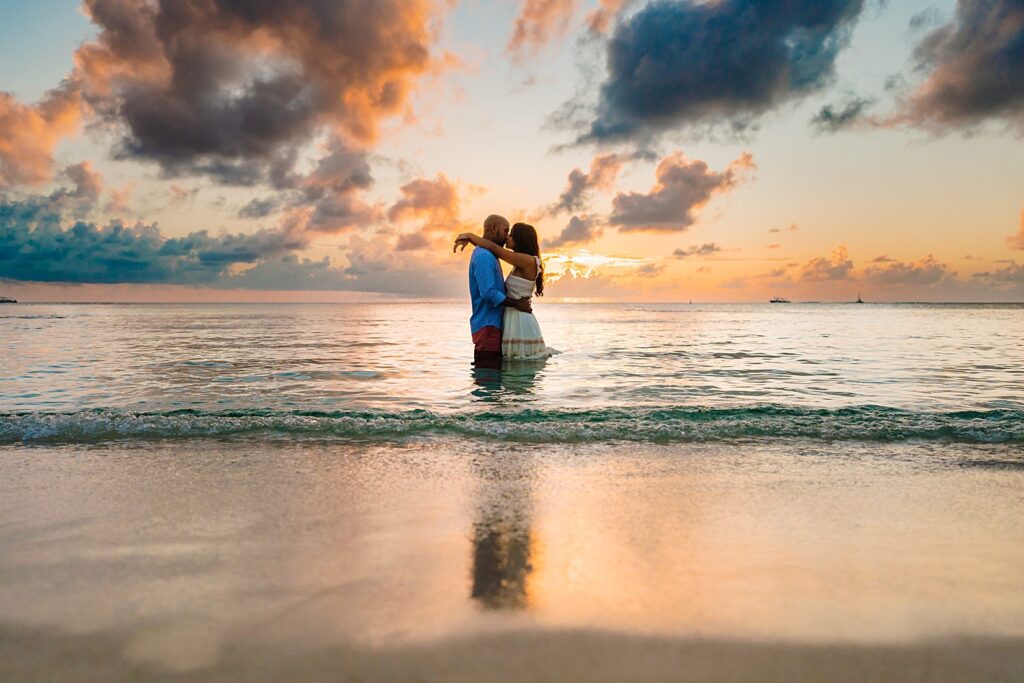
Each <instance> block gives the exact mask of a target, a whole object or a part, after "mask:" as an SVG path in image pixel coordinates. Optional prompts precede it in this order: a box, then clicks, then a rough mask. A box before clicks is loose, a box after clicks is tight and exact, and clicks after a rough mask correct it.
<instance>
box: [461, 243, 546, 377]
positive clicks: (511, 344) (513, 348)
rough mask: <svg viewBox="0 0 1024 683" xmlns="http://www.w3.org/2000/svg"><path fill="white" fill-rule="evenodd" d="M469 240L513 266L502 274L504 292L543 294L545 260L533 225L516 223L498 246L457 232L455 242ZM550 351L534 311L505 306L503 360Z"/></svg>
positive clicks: (541, 355)
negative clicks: (542, 260) (506, 275)
mask: <svg viewBox="0 0 1024 683" xmlns="http://www.w3.org/2000/svg"><path fill="white" fill-rule="evenodd" d="M460 242H471V243H472V244H473V245H474V246H476V247H480V248H481V249H486V250H487V251H489V252H491V253H492V254H494V255H495V256H497V257H498V258H500V259H501V260H502V261H504V262H505V263H508V264H510V265H511V266H512V267H513V270H512V272H511V273H509V275H508V277H507V278H505V293H506V294H507V295H508V296H509V297H510V298H512V299H522V298H524V297H528V296H533V293H534V289H536V292H537V296H544V264H543V263H542V262H541V260H540V245H539V244H538V242H537V231H536V230H535V229H534V227H533V226H532V225H528V224H526V223H516V224H515V225H513V226H512V230H511V232H509V234H508V241H507V242H506V243H505V244H506V247H500V246H498V245H497V244H495V243H494V242H492V241H490V240H489V239H484V238H483V237H480V236H479V235H474V234H473V233H471V232H464V233H462V234H461V235H459V236H458V238H457V239H456V243H460ZM553 353H557V352H556V351H555V350H554V349H550V348H548V347H547V345H545V344H544V336H543V335H542V334H541V332H540V324H539V323H538V322H537V318H536V317H534V315H533V313H524V312H523V311H520V310H518V309H516V308H512V307H508V308H506V309H505V317H504V319H503V321H502V328H501V355H502V357H503V358H504V359H505V360H539V359H541V358H547V357H548V356H550V355H552V354H553Z"/></svg>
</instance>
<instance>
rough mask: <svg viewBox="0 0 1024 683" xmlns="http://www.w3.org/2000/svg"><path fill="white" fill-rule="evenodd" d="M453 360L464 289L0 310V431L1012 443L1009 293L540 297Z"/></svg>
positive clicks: (19, 437) (1021, 358) (460, 343)
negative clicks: (833, 299) (496, 355)
mask: <svg viewBox="0 0 1024 683" xmlns="http://www.w3.org/2000/svg"><path fill="white" fill-rule="evenodd" d="M536 312H537V315H538V317H539V319H540V321H541V325H542V328H543V329H544V331H545V335H546V338H547V341H548V343H549V344H550V345H552V346H555V347H556V348H558V349H559V350H561V351H562V353H561V354H560V355H558V356H556V357H554V358H552V359H551V360H549V361H547V362H546V363H543V364H540V365H519V366H511V367H509V368H507V369H506V370H505V371H503V372H501V373H495V372H493V371H480V372H477V371H474V370H473V369H472V367H471V366H470V359H471V355H472V348H471V345H470V343H469V330H468V324H467V314H468V306H467V305H466V304H464V303H369V304H330V305H314V304H311V305H293V304H276V305H251V304H237V305H221V304H216V305H214V304H188V305H185V304H182V305H178V304H163V305H56V304H55V305H22V304H19V305H15V306H5V307H3V308H2V309H0V351H2V357H3V360H2V368H0V443H17V442H26V443H32V442H62V441H63V442H79V441H84V442H89V441H102V440H109V439H124V438H160V439H165V438H182V437H190V436H200V435H201V436H230V437H240V436H251V435H259V436H261V437H268V436H275V437H280V438H330V439H362V438H371V439H380V438H384V439H389V438H408V437H415V436H420V435H426V434H440V435H459V436H470V437H482V438H499V439H505V440H522V441H536V442H550V441H554V442H574V441H584V442H587V441H602V440H629V441H655V442H659V441H688V440H694V441H713V440H716V439H732V438H742V437H757V438H771V437H776V436H782V437H786V436H795V437H804V438H813V439H833V440H858V439H865V440H881V441H898V440H902V439H935V440H952V441H965V442H1018V441H1024V389H1022V387H1024V307H1021V306H1004V305H999V306H997V305H864V306H855V305H849V304H838V305H824V304H822V305H810V304H808V305H788V306H787V305H782V306H779V305H776V306H772V305H768V304H764V305H717V306H710V305H705V306H701V305H664V304H658V305H653V304H652V305H637V304H622V305H594V304H548V303H545V302H540V303H539V304H538V306H537V311H536Z"/></svg>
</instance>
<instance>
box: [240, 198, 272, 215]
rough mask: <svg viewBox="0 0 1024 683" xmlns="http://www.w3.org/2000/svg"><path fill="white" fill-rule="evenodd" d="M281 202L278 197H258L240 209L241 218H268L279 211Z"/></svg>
mask: <svg viewBox="0 0 1024 683" xmlns="http://www.w3.org/2000/svg"><path fill="white" fill-rule="evenodd" d="M280 205H281V203H280V201H279V200H278V199H277V198H276V197H257V198H255V199H252V200H250V201H249V202H247V203H246V204H245V206H243V207H242V208H241V209H239V210H238V217H239V218H266V217H267V216H269V215H270V214H272V213H274V212H275V211H277V209H278V207H280Z"/></svg>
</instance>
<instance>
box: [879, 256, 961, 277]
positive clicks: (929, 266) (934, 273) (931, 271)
mask: <svg viewBox="0 0 1024 683" xmlns="http://www.w3.org/2000/svg"><path fill="white" fill-rule="evenodd" d="M953 277H955V274H954V273H953V271H952V270H951V269H950V268H949V266H948V265H947V264H945V263H940V262H939V261H937V260H936V259H935V257H934V256H932V255H931V254H928V256H926V257H924V258H923V259H921V260H920V261H918V262H917V263H903V262H899V261H897V262H895V263H893V264H892V265H889V266H886V267H884V268H883V267H880V266H869V267H868V268H866V269H865V270H864V272H863V273H861V279H862V280H864V281H865V282H868V283H871V284H879V285H933V284H936V283H938V282H941V281H943V280H946V279H951V278H953Z"/></svg>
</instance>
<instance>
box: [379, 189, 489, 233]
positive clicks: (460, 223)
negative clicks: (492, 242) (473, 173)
mask: <svg viewBox="0 0 1024 683" xmlns="http://www.w3.org/2000/svg"><path fill="white" fill-rule="evenodd" d="M467 189H468V192H470V193H472V192H476V191H478V190H479V189H480V188H477V187H474V186H469V187H468V188H466V187H465V186H461V185H460V183H459V182H457V181H453V180H451V179H449V178H448V176H446V175H445V174H444V173H438V174H437V175H436V176H435V177H433V178H417V179H415V180H412V181H410V182H408V183H406V184H405V185H403V186H402V187H401V188H399V191H400V192H401V195H402V196H401V198H400V199H399V200H398V201H396V202H395V203H394V204H392V205H391V207H390V208H388V211H387V218H388V220H390V221H393V222H397V223H404V224H413V225H415V226H416V232H415V233H409V234H406V235H402V236H400V237H399V238H398V239H399V241H398V244H399V248H400V249H401V250H404V251H411V250H414V249H422V248H426V247H428V246H430V245H431V244H432V241H431V239H430V238H429V236H428V235H426V234H423V233H430V232H433V233H440V232H447V233H458V232H460V231H462V230H463V228H467V227H468V226H467V221H466V220H465V219H464V218H462V196H461V194H462V193H461V191H460V190H467Z"/></svg>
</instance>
